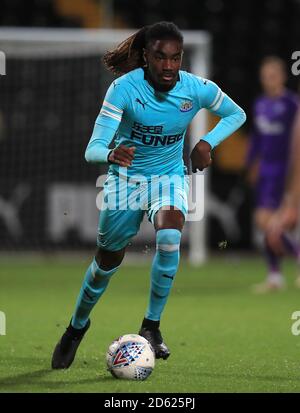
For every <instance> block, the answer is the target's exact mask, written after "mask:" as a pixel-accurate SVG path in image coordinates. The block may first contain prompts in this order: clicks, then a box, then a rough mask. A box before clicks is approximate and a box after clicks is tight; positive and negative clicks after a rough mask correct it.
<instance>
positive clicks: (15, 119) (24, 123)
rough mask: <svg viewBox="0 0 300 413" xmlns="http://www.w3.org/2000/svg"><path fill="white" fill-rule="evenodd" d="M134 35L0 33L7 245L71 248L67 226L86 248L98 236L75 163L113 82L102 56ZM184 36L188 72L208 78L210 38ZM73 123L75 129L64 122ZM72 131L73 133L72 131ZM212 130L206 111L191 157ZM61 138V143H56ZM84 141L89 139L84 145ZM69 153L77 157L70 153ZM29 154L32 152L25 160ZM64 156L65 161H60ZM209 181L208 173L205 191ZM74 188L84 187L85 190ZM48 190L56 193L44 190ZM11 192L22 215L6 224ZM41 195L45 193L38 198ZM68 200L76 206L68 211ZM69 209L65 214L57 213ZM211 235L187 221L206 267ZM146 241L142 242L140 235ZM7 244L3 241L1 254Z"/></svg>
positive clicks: (198, 120) (196, 127)
mask: <svg viewBox="0 0 300 413" xmlns="http://www.w3.org/2000/svg"><path fill="white" fill-rule="evenodd" d="M135 31H136V30H134V29H132V30H131V29H130V30H119V29H118V30H115V29H93V30H91V29H44V28H43V29H26V28H1V29H0V52H3V54H4V55H5V58H6V75H5V76H6V77H5V78H4V77H0V94H1V102H0V121H1V120H2V119H4V128H3V129H1V122H0V183H1V188H2V189H3V188H4V190H3V192H4V193H2V192H1V190H0V201H1V199H2V200H3V202H2V203H1V202H0V224H1V220H2V221H3V222H4V225H5V226H6V230H7V233H8V235H9V236H10V237H11V240H12V241H11V242H10V244H9V245H11V246H17V247H21V245H24V242H25V245H26V248H29V249H30V248H31V247H33V248H39V247H43V246H44V245H45V246H49V244H50V245H52V246H53V245H61V246H65V247H67V245H68V242H67V241H66V240H64V239H63V236H62V234H61V228H62V225H67V226H68V229H72V230H74V228H75V229H76V230H75V232H76V237H77V238H76V239H77V240H80V239H81V240H83V242H87V243H88V242H92V241H91V240H93V239H94V231H95V225H96V224H94V221H93V220H89V218H88V217H87V218H86V219H85V218H84V217H83V216H84V212H83V211H86V210H88V211H89V212H90V213H91V210H92V206H91V205H90V204H88V201H86V202H83V199H86V200H87V199H88V198H91V199H92V201H93V202H94V201H95V196H93V195H91V192H90V186H89V184H90V182H91V181H90V176H91V175H89V173H88V172H86V171H85V169H87V168H86V166H85V167H84V168H85V169H84V168H83V165H81V164H80V163H76V162H77V161H75V159H76V156H77V157H78V154H80V159H81V155H82V151H83V148H84V146H85V145H86V143H87V142H88V139H89V136H90V133H91V130H92V127H93V122H94V119H95V117H96V114H97V111H98V110H99V106H100V104H101V102H100V101H101V99H103V97H104V93H105V91H106V89H107V87H108V85H109V83H110V82H111V81H112V77H111V76H110V74H108V73H106V72H105V70H104V69H103V67H102V69H101V67H100V66H101V65H100V56H101V55H103V54H104V53H105V52H106V51H107V50H109V49H111V48H113V47H115V46H116V45H117V44H118V43H120V42H121V41H123V40H124V39H125V38H127V37H128V36H130V35H131V34H132V33H134V32H135ZM183 36H184V44H185V59H187V63H186V65H187V69H188V70H189V71H191V72H192V73H193V74H195V75H199V76H202V77H209V63H210V52H211V39H210V36H209V34H208V33H207V32H203V31H183ZM184 69H185V68H184ZM72 82H73V83H72ZM95 90H96V91H95ZM78 106H79V107H78ZM78 119H79V120H78ZM67 120H69V123H70V122H71V123H72V125H67V124H65V121H67ZM75 123H76V125H74V124H75ZM72 127H73V132H72V130H71V131H70V128H71V129H72ZM78 128H80V131H78ZM206 131H207V122H206V112H205V111H200V113H198V114H197V116H196V117H195V118H194V120H193V122H192V124H191V127H190V133H189V135H190V141H189V142H190V148H189V152H190V150H191V148H192V147H193V146H194V145H195V144H196V143H197V142H198V140H199V138H200V137H201V136H202V135H204V134H205V133H206ZM57 136H59V139H60V142H57ZM82 137H84V139H86V140H85V142H82ZM1 138H2V139H1ZM64 145H65V146H64ZM54 147H55V148H56V149H55V150H54V149H53V148H54ZM62 147H63V149H61V148H62ZM1 148H4V150H2V151H1ZM69 148H70V150H71V152H68V150H69ZM15 151H16V152H15ZM24 151H25V152H26V151H28V152H27V157H26V154H25V153H24ZM47 151H49V153H48V152H47ZM72 151H74V152H72ZM17 152H18V154H17V155H15V153H17ZM73 155H74V156H73ZM8 157H11V159H9V158H8ZM28 157H29V160H28ZM58 157H61V158H62V159H61V163H60V160H59V159H57V158H58ZM69 157H70V158H72V159H69ZM51 159H52V161H51ZM10 161H13V162H16V163H11V162H10ZM18 162H19V163H18ZM78 162H81V161H78ZM82 162H84V160H83V161H82ZM10 167H12V168H11V169H10ZM16 168H17V170H16ZM13 169H14V171H12V170H13ZM78 169H79V171H78ZM94 171H95V170H94ZM1 175H2V177H1ZM207 179H208V176H207V172H205V185H206V186H207ZM22 185H23V186H22ZM76 185H77V186H78V187H79V188H80V192H79V193H78V191H77V192H76ZM45 186H46V187H47V188H48V190H49V191H50V193H49V191H48V192H43V191H45V189H46V188H45ZM12 188H14V190H15V192H13V193H14V194H17V195H15V197H16V198H17V199H18V200H19V201H18V202H19V212H20V213H19V215H18V214H17V212H16V217H15V221H14V222H13V220H14V219H13V218H12V219H11V222H10V223H9V221H8V220H7V221H6V220H5V219H6V218H5V211H4V207H3V205H4V200H6V201H7V197H8V195H7V194H9V193H12V192H10V190H11V191H12ZM39 190H40V192H39V194H37V193H35V192H38V191H39ZM55 191H56V192H55ZM42 192H43V193H42ZM54 193H55V194H56V196H54V195H53V194H54ZM58 193H60V194H61V196H60V197H59V196H57V194H58ZM67 194H69V195H67ZM84 194H85V195H86V196H85V195H84ZM26 197H27V198H26ZM21 202H23V205H21ZM47 203H49V204H50V205H51V207H52V212H49V210H48V209H47V208H48V207H46V206H45V204H47ZM70 203H72V205H73V207H72V211H71V212H70V213H69V212H68V205H69V204H70ZM7 204H8V201H7ZM38 204H39V205H38ZM13 206H14V207H15V208H17V201H16V203H15V204H14V205H13V203H12V204H11V207H13ZM22 207H23V210H22ZM26 208H27V210H26ZM8 209H9V207H8ZM24 210H25V212H24ZM63 210H66V211H67V212H63V214H58V212H59V211H60V212H62V211H63ZM22 211H23V212H22ZM74 211H75V212H74ZM76 211H77V212H76ZM91 214H92V215H93V213H91ZM61 215H63V220H64V221H59V220H58V218H57V216H61ZM18 220H19V223H18V222H17V221H18ZM57 220H58V221H57ZM24 221H26V222H25V223H24ZM62 222H63V224H62ZM66 223H67V224H66ZM18 225H19V226H18ZM29 227H30V228H33V229H32V231H33V238H34V237H35V238H34V240H33V241H32V243H31V238H30V236H31V235H30V234H29V233H28V228H29ZM41 228H44V230H43V229H42V230H41ZM38 229H39V231H38ZM26 231H27V232H26ZM43 231H44V232H43ZM55 231H56V232H55ZM205 232H206V221H205V219H204V218H203V219H202V220H200V221H193V222H187V224H186V229H185V231H184V234H183V242H185V243H187V244H188V257H189V261H190V263H191V264H193V265H199V264H201V263H202V262H204V260H205V258H206V242H205V238H206V237H205ZM39 233H42V234H43V235H40V234H39ZM148 235H149V234H147V231H146V236H148ZM39 236H40V237H41V238H40V239H39ZM49 236H50V240H49ZM144 236H145V235H144ZM140 237H141V239H142V237H143V234H142V231H141V235H140ZM33 238H32V239H33ZM25 240H26V241H25ZM1 241H2V242H1ZM21 243H23V244H21ZM6 247H7V246H6V245H5V244H4V243H3V240H1V239H0V249H2V248H6Z"/></svg>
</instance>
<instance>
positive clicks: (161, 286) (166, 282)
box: [145, 229, 181, 321]
mask: <svg viewBox="0 0 300 413" xmlns="http://www.w3.org/2000/svg"><path fill="white" fill-rule="evenodd" d="M180 238H181V232H180V231H178V230H177V229H161V230H159V231H157V233H156V254H155V256H154V259H153V263H152V270H151V291H150V302H149V305H148V309H147V312H146V315H145V317H146V318H147V319H149V320H153V321H159V320H160V317H161V314H162V312H163V309H164V307H165V305H166V302H167V299H168V297H169V294H170V290H171V287H172V284H173V281H174V277H175V275H176V272H177V268H178V264H179V247H180Z"/></svg>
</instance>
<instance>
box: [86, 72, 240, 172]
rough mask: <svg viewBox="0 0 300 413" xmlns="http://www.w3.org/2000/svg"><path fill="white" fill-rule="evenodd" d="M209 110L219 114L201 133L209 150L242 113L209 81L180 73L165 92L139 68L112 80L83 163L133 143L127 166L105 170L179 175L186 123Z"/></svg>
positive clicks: (104, 159)
mask: <svg viewBox="0 0 300 413" xmlns="http://www.w3.org/2000/svg"><path fill="white" fill-rule="evenodd" d="M202 108H205V109H208V110H209V111H211V112H213V113H215V114H216V115H218V116H220V117H221V120H220V121H219V122H218V124H217V125H216V126H215V127H214V129H212V130H211V131H210V132H209V133H208V134H206V135H205V136H202V137H199V139H200V138H201V139H203V140H205V141H207V142H208V143H209V144H210V145H211V147H212V148H214V147H215V146H216V145H218V144H219V143H220V142H221V141H222V140H224V139H225V138H226V137H228V136H229V135H231V134H232V133H233V132H234V131H235V130H236V129H238V128H239V127H240V126H241V125H242V124H243V123H244V122H245V119H246V115H245V113H244V111H243V110H242V109H241V108H240V107H239V106H238V105H237V104H236V103H235V102H233V100H232V99H230V98H229V97H228V96H227V95H226V94H224V93H223V92H222V91H221V89H220V88H219V87H218V86H217V85H216V84H215V83H214V82H212V81H209V80H207V79H203V78H201V77H199V76H195V75H193V74H191V73H188V72H185V71H179V80H178V81H177V82H176V84H175V86H174V87H173V88H172V89H171V90H169V91H168V92H159V91H157V90H154V88H153V87H152V86H151V84H150V83H149V82H148V81H147V80H146V79H145V74H144V70H143V69H142V68H138V69H135V70H133V71H131V72H129V73H127V74H125V75H123V76H121V77H119V78H118V79H116V80H115V81H113V82H112V84H111V85H110V87H109V89H108V90H107V93H106V96H105V98H104V101H103V105H102V108H101V110H100V113H99V115H98V117H97V119H96V122H95V127H94V131H93V135H92V137H91V139H90V142H89V144H88V146H87V149H86V154H85V157H86V160H87V161H88V162H107V156H108V154H109V152H110V149H109V148H108V147H109V144H110V143H111V141H112V140H113V138H115V145H116V146H117V145H119V144H122V145H126V146H128V147H130V146H135V147H136V150H135V154H134V159H133V161H132V166H131V167H128V168H124V167H121V166H119V165H116V164H111V165H110V170H111V171H114V172H116V173H118V174H121V175H122V174H124V175H127V176H129V177H131V176H134V175H143V176H146V177H150V176H152V175H174V174H176V175H183V174H184V170H185V167H184V163H183V157H182V155H183V145H184V137H185V134H186V130H187V127H188V125H189V124H190V123H191V121H192V119H193V117H194V116H195V115H196V113H197V112H198V111H199V110H200V109H202Z"/></svg>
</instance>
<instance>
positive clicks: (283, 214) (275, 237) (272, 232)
mask: <svg viewBox="0 0 300 413" xmlns="http://www.w3.org/2000/svg"><path fill="white" fill-rule="evenodd" d="M298 219H299V211H298V208H296V207H294V206H289V205H286V206H283V207H282V208H281V209H280V210H279V211H278V213H277V214H275V215H274V217H273V219H272V220H271V222H270V224H269V226H268V229H267V234H266V238H267V243H268V245H269V246H270V248H271V249H272V251H273V252H274V253H275V254H279V255H281V254H283V253H284V252H285V249H284V246H283V244H282V234H283V233H284V232H286V231H290V230H292V229H294V228H295V226H296V225H297V222H298Z"/></svg>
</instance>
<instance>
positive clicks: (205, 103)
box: [52, 22, 246, 369]
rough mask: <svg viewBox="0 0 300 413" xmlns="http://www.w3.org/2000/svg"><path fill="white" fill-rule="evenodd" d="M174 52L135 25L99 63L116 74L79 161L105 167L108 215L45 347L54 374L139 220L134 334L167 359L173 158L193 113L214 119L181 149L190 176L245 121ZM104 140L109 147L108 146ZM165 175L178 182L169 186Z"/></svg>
mask: <svg viewBox="0 0 300 413" xmlns="http://www.w3.org/2000/svg"><path fill="white" fill-rule="evenodd" d="M182 55H183V36H182V34H181V32H180V31H179V30H178V28H177V27H176V26H175V25H174V24H173V23H171V22H159V23H156V24H154V25H152V26H146V27H143V28H142V29H140V30H139V31H138V32H136V33H135V34H134V35H132V36H131V37H129V38H128V39H126V40H125V41H124V42H122V43H121V44H120V45H119V46H118V47H117V48H116V49H115V50H113V51H111V52H108V53H107V54H106V55H105V56H104V62H105V64H106V67H107V68H108V69H109V70H111V71H113V72H114V73H115V74H118V75H121V76H120V77H118V78H117V79H116V80H115V81H114V82H112V84H111V85H110V87H109V89H108V91H107V93H106V96H105V98H104V101H103V105H102V108H101V110H100V113H99V116H98V117H97V119H96V123H95V127H94V131H93V134H92V137H91V139H90V142H89V144H88V146H87V149H86V153H85V157H86V160H87V161H88V162H92V163H101V162H107V163H108V164H109V172H108V178H107V180H106V182H105V184H104V198H103V199H104V201H107V202H108V208H105V209H104V208H102V210H101V211H100V218H99V228H98V238H97V247H98V248H97V251H96V254H95V257H94V259H93V261H92V263H91V265H90V266H89V268H88V269H87V272H86V275H85V278H84V281H83V284H82V287H81V290H80V293H79V297H78V300H77V303H76V306H75V310H74V313H73V316H72V318H71V321H70V325H69V326H68V328H67V329H66V332H65V333H64V334H63V336H62V338H61V340H60V341H59V342H58V344H57V346H56V348H55V350H54V354H53V358H52V367H53V368H55V369H61V368H68V367H69V366H70V365H71V363H72V362H73V360H74V357H75V353H76V350H77V348H78V346H79V344H80V342H81V340H82V338H83V336H84V334H85V332H86V331H87V329H88V328H89V326H90V319H89V315H90V312H91V310H92V308H93V307H94V305H95V304H96V303H97V301H98V300H99V298H100V297H101V296H102V294H103V293H104V291H105V289H106V288H107V285H108V283H109V280H110V279H111V277H112V276H113V274H114V273H115V272H116V271H117V270H118V268H119V267H120V265H121V262H122V260H123V257H124V254H125V249H126V246H127V245H128V243H129V241H130V239H131V238H132V237H133V236H134V235H135V234H136V233H137V232H138V230H139V227H140V224H141V221H142V219H143V216H144V214H145V213H146V214H147V216H148V219H149V220H150V222H151V223H152V224H153V226H154V228H155V231H156V254H155V256H154V259H153V263H152V268H151V288H150V297H149V304H148V308H147V311H146V314H145V317H144V319H143V321H142V324H141V328H140V330H139V334H140V335H142V336H143V337H145V338H146V339H147V340H148V341H149V342H150V343H151V345H152V347H153V349H154V351H155V355H156V358H163V359H166V358H167V357H168V356H169V355H170V350H169V349H168V347H167V346H166V344H165V343H164V341H163V338H162V335H161V332H160V319H161V315H162V312H163V310H164V308H165V305H166V302H167V299H168V296H169V293H170V290H171V287H172V284H173V282H174V277H175V274H176V272H177V268H178V264H179V248H180V239H181V231H182V228H183V225H184V222H185V217H186V215H187V192H188V184H186V183H187V175H186V173H187V172H186V170H187V169H186V167H185V166H184V163H183V158H182V152H183V141H184V136H185V133H186V129H187V127H188V125H189V123H190V122H191V120H192V119H193V117H194V116H195V115H196V113H197V112H198V111H199V110H200V109H202V108H206V109H208V110H209V111H212V112H213V113H215V114H217V115H218V116H219V117H220V118H221V119H220V121H219V123H218V124H217V125H216V126H215V127H214V128H213V129H212V130H211V131H210V132H208V133H207V134H206V135H205V136H202V137H201V139H200V138H199V142H198V143H197V145H196V146H195V147H194V148H193V150H192V152H191V162H192V170H193V172H196V171H197V170H203V169H204V168H207V167H208V166H209V165H210V164H211V162H212V160H211V151H212V149H214V147H215V146H216V145H218V144H219V143H220V142H221V141H222V140H224V139H225V138H226V137H228V136H229V135H231V134H232V133H233V132H234V131H235V130H236V129H238V128H239V127H240V126H241V125H242V124H243V122H245V119H246V115H245V113H244V111H243V110H242V109H241V108H240V107H239V106H238V105H237V104H236V103H234V102H233V101H232V100H231V99H230V98H229V97H228V96H227V95H226V94H224V93H223V92H222V91H221V89H220V88H219V87H218V86H217V85H216V84H215V83H213V82H211V81H209V80H206V79H203V78H201V77H199V76H194V75H193V74H191V73H188V72H185V71H181V70H180V67H181V61H182ZM114 138H115V142H114V144H115V147H114V148H113V149H109V145H110V143H111V141H112V140H113V139H114ZM175 176H176V177H177V178H178V177H179V179H176V180H172V182H171V183H170V184H169V182H168V181H169V178H170V179H171V178H173V177H175ZM161 177H163V179H162V180H161V179H160V178H161ZM157 181H160V184H161V186H162V189H165V186H168V185H170V187H172V188H171V189H172V191H171V190H170V191H161V190H160V189H159V188H158V186H157V185H158V184H157ZM127 182H130V185H126V183H127ZM148 184H149V185H148ZM125 190H126V191H125ZM125 192H127V193H126V195H125V197H124V196H123V194H124V193H125ZM132 194H134V195H135V198H136V197H137V196H139V197H140V199H141V203H142V204H143V208H142V207H141V208H134V207H132V208H131V207H130V206H129V207H128V208H123V207H124V205H125V204H126V202H125V201H127V200H128V202H129V204H130V203H131V202H132ZM149 194H150V196H149ZM109 198H110V199H119V202H120V204H121V208H115V207H114V205H113V204H114V203H113V202H111V203H109Z"/></svg>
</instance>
